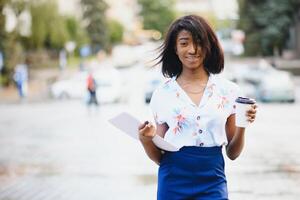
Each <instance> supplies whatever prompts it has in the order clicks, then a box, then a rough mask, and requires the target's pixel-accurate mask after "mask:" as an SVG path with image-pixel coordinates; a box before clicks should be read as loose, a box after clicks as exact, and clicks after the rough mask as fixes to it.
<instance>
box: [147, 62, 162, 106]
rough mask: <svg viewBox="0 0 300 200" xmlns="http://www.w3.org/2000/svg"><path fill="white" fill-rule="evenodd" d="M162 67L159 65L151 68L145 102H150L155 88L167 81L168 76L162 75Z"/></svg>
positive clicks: (148, 74)
mask: <svg viewBox="0 0 300 200" xmlns="http://www.w3.org/2000/svg"><path fill="white" fill-rule="evenodd" d="M160 70H161V69H160V68H159V67H157V68H154V69H151V70H150V71H148V73H147V79H146V85H145V94H144V96H145V103H150V101H151V97H152V94H153V92H154V90H155V89H156V88H157V87H158V86H159V85H160V84H162V83H163V82H164V81H166V78H164V77H163V76H162V75H161V71H160Z"/></svg>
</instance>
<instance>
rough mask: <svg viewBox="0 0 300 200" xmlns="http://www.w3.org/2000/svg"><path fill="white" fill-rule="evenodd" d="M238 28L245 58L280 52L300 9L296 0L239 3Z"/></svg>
mask: <svg viewBox="0 0 300 200" xmlns="http://www.w3.org/2000/svg"><path fill="white" fill-rule="evenodd" d="M238 3H239V8H240V10H239V14H240V20H239V24H238V26H239V28H241V29H242V30H244V31H245V33H246V41H245V47H246V48H245V49H246V54H248V55H273V53H274V51H275V50H278V51H279V53H281V51H282V50H283V48H284V46H285V44H286V42H287V40H288V38H289V30H290V27H291V26H292V25H293V24H294V20H295V16H296V14H297V12H298V11H299V9H300V1H299V0H285V1H282V0H263V1H261V0H239V1H238Z"/></svg>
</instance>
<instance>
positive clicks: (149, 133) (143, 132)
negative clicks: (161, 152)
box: [139, 121, 156, 142]
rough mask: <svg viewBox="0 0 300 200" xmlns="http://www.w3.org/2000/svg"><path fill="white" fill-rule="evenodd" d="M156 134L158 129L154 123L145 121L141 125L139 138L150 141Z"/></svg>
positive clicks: (142, 140)
mask: <svg viewBox="0 0 300 200" xmlns="http://www.w3.org/2000/svg"><path fill="white" fill-rule="evenodd" d="M155 134H156V129H155V127H154V125H153V124H151V123H149V122H148V121H145V122H144V123H143V124H141V125H140V126H139V139H140V141H141V142H150V141H152V138H153V137H154V136H155Z"/></svg>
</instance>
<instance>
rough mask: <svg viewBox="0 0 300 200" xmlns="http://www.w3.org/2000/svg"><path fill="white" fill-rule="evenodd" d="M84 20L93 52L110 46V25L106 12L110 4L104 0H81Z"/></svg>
mask: <svg viewBox="0 0 300 200" xmlns="http://www.w3.org/2000/svg"><path fill="white" fill-rule="evenodd" d="M80 2H81V5H82V9H83V20H84V22H85V23H86V29H87V32H88V35H89V38H90V41H91V45H92V49H93V52H94V53H96V52H97V51H98V50H100V49H102V48H103V49H105V50H107V48H108V39H109V36H108V25H107V19H106V15H105V12H106V10H107V8H108V5H107V4H106V3H105V1H103V0H81V1H80Z"/></svg>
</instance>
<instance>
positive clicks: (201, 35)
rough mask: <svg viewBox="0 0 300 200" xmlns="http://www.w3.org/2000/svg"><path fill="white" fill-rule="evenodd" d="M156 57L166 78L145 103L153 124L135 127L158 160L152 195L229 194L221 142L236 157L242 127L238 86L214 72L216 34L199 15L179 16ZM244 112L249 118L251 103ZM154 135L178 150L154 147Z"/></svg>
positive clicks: (217, 65)
mask: <svg viewBox="0 0 300 200" xmlns="http://www.w3.org/2000/svg"><path fill="white" fill-rule="evenodd" d="M159 58H160V60H159V62H160V63H162V73H163V75H164V76H166V77H168V78H170V79H169V80H168V81H167V82H165V83H164V84H162V85H161V86H160V87H158V88H157V89H156V90H155V92H154V93H153V96H152V99H151V102H150V107H151V109H152V111H153V114H154V119H155V122H156V127H155V126H154V125H152V124H151V123H148V122H145V123H143V124H141V125H140V127H139V138H140V141H141V143H142V145H143V147H144V149H145V152H146V153H147V155H148V156H149V158H150V159H151V160H153V161H154V162H155V163H157V164H158V165H159V172H158V191H157V199H158V200H169V199H172V200H175V199H206V200H221V199H222V200H225V199H228V192H227V181H226V176H225V173H224V158H223V155H222V147H223V146H224V147H226V153H227V156H228V157H229V158H230V159H231V160H234V159H236V158H237V157H238V156H239V155H240V153H241V151H242V149H243V146H244V135H245V128H240V127H236V124H235V112H236V111H235V99H236V98H237V97H238V96H239V93H240V92H239V87H238V86H237V85H236V84H235V83H233V82H230V81H228V80H226V79H223V78H221V77H220V76H217V75H216V74H219V73H221V71H222V70H223V68H224V56H223V52H222V49H221V47H220V44H219V42H218V39H217V37H216V35H215V33H214V32H213V30H212V29H211V27H210V26H209V25H208V23H207V22H206V21H205V20H204V19H203V18H202V17H200V16H196V15H189V16H184V17H182V18H179V19H177V20H176V21H175V22H174V23H173V24H172V25H171V26H170V28H169V30H168V33H167V35H166V38H165V41H164V43H163V45H162V47H161V53H160V56H159ZM246 114H247V119H248V121H250V122H253V121H254V120H255V116H256V104H254V105H253V106H252V107H251V109H249V110H247V112H246ZM155 135H159V136H161V137H164V139H165V140H166V141H167V142H169V143H171V144H173V145H174V146H176V147H178V148H180V150H179V151H176V152H168V151H162V150H161V149H158V148H157V147H156V146H155V145H154V143H153V142H152V138H153V137H154V136H155Z"/></svg>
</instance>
